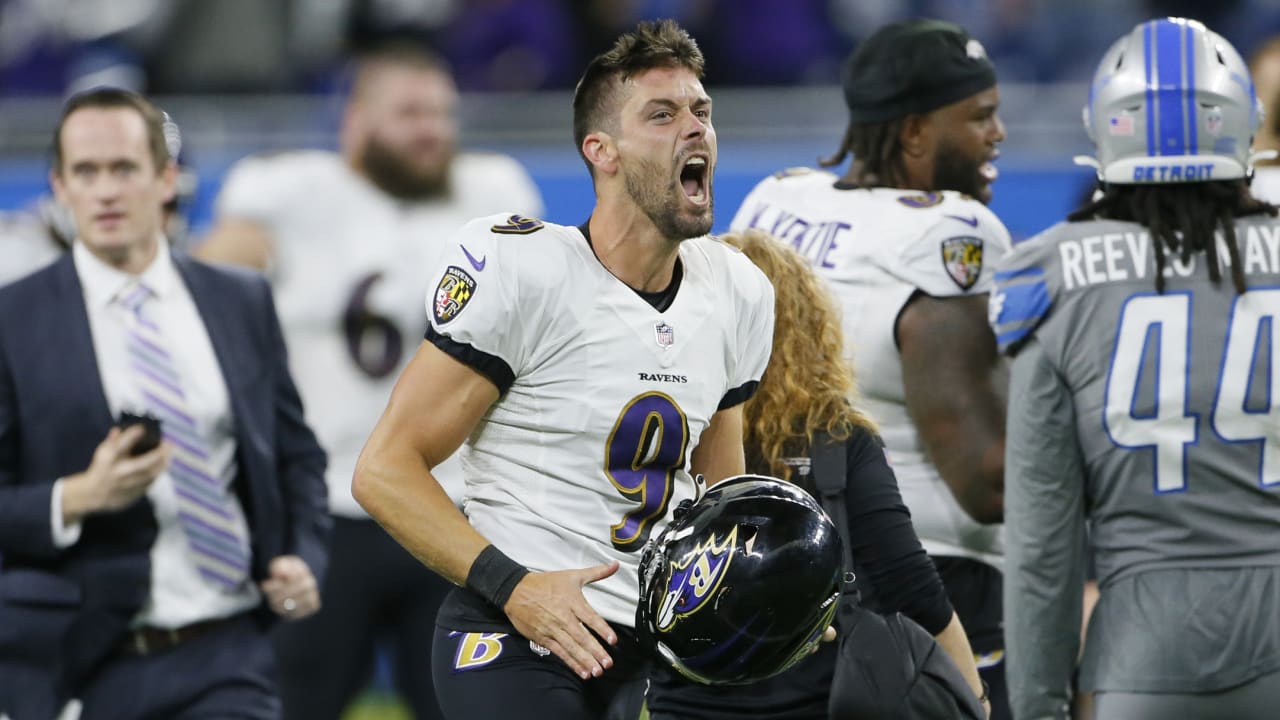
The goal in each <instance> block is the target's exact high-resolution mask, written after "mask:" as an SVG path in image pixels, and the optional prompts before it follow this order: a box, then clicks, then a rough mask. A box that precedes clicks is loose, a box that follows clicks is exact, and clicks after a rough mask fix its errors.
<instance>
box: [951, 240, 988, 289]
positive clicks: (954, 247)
mask: <svg viewBox="0 0 1280 720" xmlns="http://www.w3.org/2000/svg"><path fill="white" fill-rule="evenodd" d="M942 266H943V267H944V268H946V270H947V274H948V275H950V276H951V279H952V280H953V281H955V284H956V285H959V286H960V289H961V290H968V289H969V288H971V287H973V285H974V283H976V282H978V276H980V275H982V238H978V237H968V236H964V237H953V238H947V239H946V240H943V241H942Z"/></svg>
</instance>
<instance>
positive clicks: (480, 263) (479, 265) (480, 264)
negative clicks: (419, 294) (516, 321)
mask: <svg viewBox="0 0 1280 720" xmlns="http://www.w3.org/2000/svg"><path fill="white" fill-rule="evenodd" d="M974 225H975V226H976V225H977V223H976V222H975V223H974ZM458 247H460V248H462V254H463V255H466V256H467V262H469V263H471V267H473V268H475V269H476V272H480V271H482V270H484V258H480V259H479V260H477V259H476V258H475V256H474V255H472V254H471V252H470V251H469V250H467V246H466V245H459V246H458Z"/></svg>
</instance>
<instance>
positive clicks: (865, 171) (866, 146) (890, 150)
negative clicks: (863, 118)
mask: <svg viewBox="0 0 1280 720" xmlns="http://www.w3.org/2000/svg"><path fill="white" fill-rule="evenodd" d="M904 120H906V116H905V115H904V116H902V117H896V118H893V119H892V120H885V121H884V122H878V123H860V124H858V123H850V124H849V129H848V130H846V131H845V133H844V139H843V140H842V141H841V142H840V149H839V150H837V151H836V154H835V155H832V156H831V157H828V158H824V159H821V160H819V161H818V164H819V165H821V166H822V167H824V168H825V167H834V166H836V165H839V164H840V163H842V162H844V159H845V158H846V157H848V156H849V155H853V158H854V160H856V161H857V162H858V167H857V168H856V171H857V176H856V177H855V178H854V182H855V183H857V184H858V185H862V186H864V187H871V186H875V185H886V184H888V185H892V184H894V183H896V182H897V181H898V180H900V179H901V178H902V177H903V176H905V175H906V173H907V168H906V167H905V166H904V165H903V163H902V140H901V139H900V138H901V137H902V123H903V121H904Z"/></svg>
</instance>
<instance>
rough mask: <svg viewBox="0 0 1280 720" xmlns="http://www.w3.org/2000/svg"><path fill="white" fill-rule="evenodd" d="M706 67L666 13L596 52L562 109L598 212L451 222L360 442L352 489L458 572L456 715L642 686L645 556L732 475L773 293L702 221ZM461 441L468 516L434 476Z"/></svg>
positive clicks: (537, 708) (431, 558)
mask: <svg viewBox="0 0 1280 720" xmlns="http://www.w3.org/2000/svg"><path fill="white" fill-rule="evenodd" d="M702 70H703V59H702V54H701V52H700V51H699V50H698V47H697V45H696V44H695V42H694V41H693V39H692V38H690V37H689V35H688V34H687V33H685V31H684V30H682V29H681V28H680V27H679V26H678V25H676V24H675V23H674V22H672V21H663V22H658V23H649V22H645V23H641V24H640V25H639V26H638V27H637V28H636V30H635V31H634V32H629V33H626V34H624V35H622V36H621V37H620V38H619V39H618V40H617V42H616V43H615V45H614V46H613V48H612V49H611V50H609V51H608V52H605V53H603V54H601V55H600V56H598V57H596V58H595V59H594V60H593V61H592V62H591V63H590V64H589V65H588V67H587V69H586V71H585V73H584V74H583V76H582V79H581V80H580V82H579V83H578V87H577V90H576V92H575V95H574V105H573V107H574V137H575V141H576V142H577V145H578V151H579V153H580V155H581V156H582V157H583V159H584V160H585V162H586V164H587V167H588V169H589V170H590V172H591V175H592V178H593V181H594V185H595V193H596V203H595V208H594V210H593V212H592V214H591V216H590V217H589V218H587V219H586V220H585V222H583V224H582V225H580V226H578V227H572V226H565V225H555V224H551V223H545V222H542V221H541V220H537V219H534V218H530V217H527V216H521V215H518V214H500V215H492V216H489V217H485V218H480V219H478V220H475V221H473V222H471V223H469V224H468V225H466V226H465V227H464V228H463V229H462V230H461V231H460V232H459V233H458V234H457V235H456V236H454V238H453V239H452V240H451V241H450V243H449V247H448V248H447V249H446V251H445V255H444V259H443V260H442V261H441V263H440V265H439V267H438V268H437V269H436V270H435V272H434V273H433V274H432V276H431V279H432V282H433V288H434V289H433V290H432V292H431V294H430V296H429V297H428V299H427V302H428V305H429V315H430V316H431V318H430V319H431V325H430V327H429V329H428V330H427V338H426V340H427V341H426V342H425V343H424V344H423V346H422V347H421V349H419V351H418V353H417V355H416V356H415V357H414V359H413V360H412V361H411V362H410V364H409V367H408V368H407V369H406V370H405V371H404V372H403V373H402V375H401V378H400V381H399V383H398V384H397V385H396V388H395V390H394V392H393V393H392V396H391V400H390V402H389V404H388V406H387V409H386V411H385V413H384V414H383V416H382V419H381V420H380V421H379V422H378V424H377V426H376V428H375V429H374V431H373V434H372V436H371V437H370V438H369V441H368V443H367V445H366V446H365V449H364V451H363V452H362V454H361V456H360V461H359V463H358V465H357V468H356V475H355V482H354V488H353V489H354V492H355V496H356V499H357V500H359V501H360V503H361V504H362V505H363V506H364V507H365V508H367V509H368V510H369V512H370V513H371V514H372V515H373V516H374V517H375V518H377V520H378V521H379V522H381V523H382V524H383V525H384V526H385V527H386V528H387V529H388V530H389V531H390V532H391V534H392V535H393V536H395V538H396V539H397V540H399V541H400V542H401V543H403V544H404V545H405V547H407V548H408V549H409V550H410V551H411V552H413V553H414V554H415V555H416V556H417V557H418V558H420V559H421V560H422V561H423V562H424V563H426V564H427V565H428V566H430V567H431V568H433V569H435V570H436V571H438V572H439V573H441V574H442V575H444V576H445V577H446V578H448V579H449V580H450V581H452V582H454V583H455V584H457V585H459V586H463V587H460V588H458V589H456V590H455V591H454V592H453V593H452V594H451V595H450V597H449V599H448V600H446V602H445V605H444V607H443V608H442V610H441V612H440V616H439V619H438V621H437V632H436V641H435V656H434V657H435V662H434V663H433V673H434V678H435V684H436V690H437V692H438V695H439V697H440V700H441V705H442V707H443V709H444V711H445V714H446V716H448V717H454V718H497V717H519V718H539V719H541V718H557V719H566V720H578V719H583V720H585V719H586V718H598V717H601V716H602V714H603V713H604V712H605V708H606V706H607V705H608V704H609V703H610V702H611V701H613V700H614V699H615V698H616V697H619V693H620V689H621V688H622V687H624V686H625V685H626V684H627V683H629V682H631V681H635V680H639V681H640V682H642V681H643V670H644V668H643V662H642V661H643V657H642V654H641V653H640V651H639V649H638V647H637V644H636V642H635V638H634V632H633V626H634V622H635V620H634V618H635V610H636V604H637V600H638V577H637V568H638V565H639V551H640V550H641V549H642V547H643V546H644V544H645V542H646V540H647V539H648V538H649V537H651V536H653V535H654V534H655V533H657V532H658V531H660V530H661V529H662V528H663V527H664V526H665V524H666V523H667V521H668V519H669V516H670V513H671V510H672V509H673V508H674V507H675V506H676V504H677V503H679V501H680V500H682V499H685V498H688V497H691V496H692V495H693V494H694V481H693V476H694V474H702V475H704V476H705V477H706V478H707V479H708V481H710V482H715V481H717V480H720V479H724V478H726V477H730V476H733V475H737V474H741V473H742V472H743V464H744V460H743V449H742V403H743V402H744V401H745V400H746V399H747V398H749V397H750V396H751V394H752V393H753V392H754V389H755V387H756V384H757V383H758V381H759V379H760V377H761V374H762V373H763V371H764V367H765V364H766V362H767V360H768V357H769V350H770V344H771V337H772V328H773V290H772V286H771V285H770V284H769V282H768V280H767V279H766V278H765V277H764V275H763V274H762V273H761V272H760V271H759V270H757V269H756V268H755V266H754V265H752V264H751V262H750V261H749V260H747V258H746V257H745V256H743V255H742V254H741V253H739V252H737V251H736V250H734V249H733V248H730V247H728V246H727V245H724V244H723V243H720V242H718V241H716V240H714V239H711V238H708V237H705V236H706V233H707V232H709V231H710V229H711V226H712V176H713V172H714V170H715V164H716V134H715V129H714V127H713V125H712V122H711V99H710V98H709V97H708V96H707V93H706V92H705V90H704V89H703V87H702V82H701V80H700V78H701V76H702ZM464 442H465V445H463V443H464ZM460 445H462V446H463V450H462V453H461V457H462V464H463V473H464V478H465V481H466V488H467V489H466V497H465V501H464V507H463V513H465V516H464V514H463V513H460V512H459V511H458V510H457V508H455V507H454V505H453V503H452V502H450V500H449V497H448V496H447V495H446V494H445V493H444V492H443V491H442V489H441V488H440V485H439V483H438V482H437V481H436V479H435V478H434V468H435V466H436V465H437V464H438V463H439V462H440V461H441V460H443V459H444V458H446V457H449V456H450V455H451V454H452V453H453V452H454V450H455V449H457V448H458V447H459V446H460ZM623 696H627V697H630V696H628V695H625V694H624V695H623ZM635 697H638V696H635ZM632 717H634V715H633V716H632Z"/></svg>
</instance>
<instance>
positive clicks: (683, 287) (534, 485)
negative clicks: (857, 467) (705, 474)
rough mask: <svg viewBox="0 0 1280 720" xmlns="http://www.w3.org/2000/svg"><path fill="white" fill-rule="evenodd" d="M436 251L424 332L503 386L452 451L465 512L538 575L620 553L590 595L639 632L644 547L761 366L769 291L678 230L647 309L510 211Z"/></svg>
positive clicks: (567, 241)
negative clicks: (667, 267)
mask: <svg viewBox="0 0 1280 720" xmlns="http://www.w3.org/2000/svg"><path fill="white" fill-rule="evenodd" d="M444 258H445V259H444V261H443V262H442V264H441V266H440V268H439V269H438V270H437V271H436V272H435V273H434V275H433V280H434V281H435V284H434V288H435V289H434V290H433V292H432V293H431V295H430V296H428V297H427V307H428V314H429V315H431V323H432V330H431V333H429V337H430V339H432V340H433V341H434V342H435V343H436V345H437V346H438V347H440V348H441V349H442V350H444V351H445V352H448V353H450V354H451V355H453V356H454V357H456V358H458V359H460V360H462V361H463V362H465V363H467V364H468V365H470V366H471V367H472V368H474V369H476V370H477V371H479V372H481V373H482V374H484V375H485V376H487V377H488V378H490V379H491V380H493V381H494V383H495V384H496V385H497V386H498V389H499V390H500V391H501V396H500V397H499V399H498V401H497V402H496V403H495V404H494V405H493V407H492V408H490V410H489V411H488V413H487V414H486V415H485V417H484V420H483V421H482V422H481V424H480V425H479V426H478V428H477V429H476V430H475V432H473V433H472V435H471V437H470V438H468V440H467V442H466V444H465V445H464V450H463V452H462V453H461V455H462V461H463V472H464V475H465V479H466V486H467V491H466V498H465V502H464V506H463V509H464V511H465V512H466V514H467V517H468V518H469V519H470V521H471V524H472V525H473V526H474V527H475V528H476V530H477V531H479V532H480V534H482V535H484V536H485V537H486V538H488V539H489V541H490V542H492V543H493V544H494V545H496V546H497V547H498V548H499V549H501V550H502V551H503V552H504V553H506V554H507V555H509V556H511V557H512V558H513V559H515V560H516V562H519V563H521V564H523V565H525V566H527V567H529V568H532V569H534V570H539V571H547V570H565V569H571V568H580V567H587V566H590V565H596V564H600V563H605V562H608V561H609V560H617V561H618V562H619V563H621V566H622V567H621V569H620V570H619V571H618V572H617V573H616V574H614V575H613V576H611V577H609V578H607V579H605V580H603V581H600V582H597V583H593V584H591V585H588V586H587V587H586V588H585V589H584V593H585V594H586V597H587V600H588V601H589V602H590V603H591V606H592V607H593V608H595V609H596V611H598V612H599V613H600V614H601V615H602V616H603V617H604V618H606V619H607V620H609V621H610V622H613V623H618V624H620V625H623V626H626V627H631V626H633V625H634V624H635V608H636V603H637V601H638V583H639V581H638V577H637V571H638V567H639V560H640V552H639V551H640V550H641V548H642V547H643V545H644V543H645V541H646V540H647V539H648V538H650V537H653V536H655V535H656V534H657V533H658V532H659V531H660V530H661V529H662V528H663V527H665V525H666V523H667V522H668V520H669V519H670V515H671V510H672V509H673V508H675V506H676V505H677V504H678V503H679V502H680V501H681V500H683V499H685V498H688V497H691V496H693V494H694V485H693V480H692V479H691V477H690V475H689V458H690V454H691V452H692V450H693V448H694V447H696V446H697V444H698V438H699V437H700V436H701V434H702V431H703V430H704V429H705V428H706V427H707V424H708V423H709V422H710V420H711V416H712V415H713V414H714V413H715V412H716V411H717V410H718V409H720V408H727V407H732V406H734V405H737V404H738V403H740V402H742V401H744V400H746V399H747V398H748V397H749V396H750V395H751V394H752V393H753V392H754V391H755V387H756V384H757V383H758V382H759V380H760V376H761V375H762V374H763V373H764V369H765V365H766V364H767V362H768V359H769V351H770V346H771V344H772V338H773V286H772V285H770V284H769V281H768V280H767V279H766V278H765V276H764V274H763V273H761V272H760V271H759V270H758V269H757V268H756V267H755V266H754V265H752V264H751V262H750V261H749V260H748V259H747V257H746V256H745V255H743V254H741V253H740V252H739V251H737V250H736V249H734V248H732V247H730V246H728V245H725V244H724V243H721V242H719V241H718V240H714V239H712V238H706V237H704V238H697V239H693V240H687V241H685V242H684V243H683V244H682V245H681V246H680V262H681V267H682V269H683V270H682V271H683V275H682V279H681V282H680V286H679V289H678V290H677V292H676V295H675V299H674V300H673V301H672V303H671V305H670V307H668V308H667V309H666V310H665V311H663V312H659V311H658V310H656V309H654V308H653V307H652V306H651V305H649V304H648V303H647V302H646V301H645V300H644V299H642V298H641V297H640V296H639V295H638V294H637V293H636V292H635V291H634V290H632V289H631V288H630V287H628V286H627V285H625V284H623V283H622V281H620V280H618V279H617V278H615V277H614V276H613V275H612V274H610V273H609V271H608V270H606V269H605V268H604V266H603V265H601V264H600V262H599V261H598V260H597V259H596V257H595V255H594V254H593V252H592V249H591V246H590V245H589V244H588V241H587V239H586V238H585V237H584V236H583V233H582V231H581V230H579V229H578V228H573V227H566V226H562V225H553V224H549V223H546V224H544V223H542V222H540V221H538V220H531V219H528V218H524V217H519V216H508V215H495V216H491V217H488V218H481V219H479V220H476V221H475V222H472V223H470V224H468V225H467V226H466V227H464V228H463V229H462V231H461V232H460V233H459V234H458V236H457V237H456V239H455V240H454V241H453V242H452V243H451V244H450V247H449V248H448V249H446V251H445V255H444Z"/></svg>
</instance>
